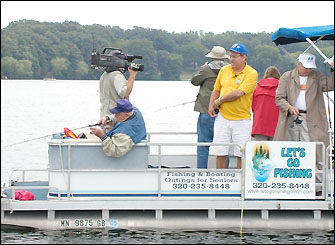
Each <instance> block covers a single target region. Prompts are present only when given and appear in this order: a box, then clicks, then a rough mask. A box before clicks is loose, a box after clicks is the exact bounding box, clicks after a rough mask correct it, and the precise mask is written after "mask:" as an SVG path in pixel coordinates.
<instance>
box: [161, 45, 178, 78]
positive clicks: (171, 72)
mask: <svg viewBox="0 0 335 245" xmlns="http://www.w3.org/2000/svg"><path fill="white" fill-rule="evenodd" d="M157 56H158V67H159V71H160V75H161V80H171V81H178V80H180V74H181V72H182V68H183V57H182V56H181V55H179V54H174V53H169V52H167V51H165V50H159V51H158V53H157Z"/></svg>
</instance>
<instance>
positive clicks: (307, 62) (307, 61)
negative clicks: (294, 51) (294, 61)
mask: <svg viewBox="0 0 335 245" xmlns="http://www.w3.org/2000/svg"><path fill="white" fill-rule="evenodd" d="M298 61H299V62H300V63H301V64H302V65H303V67H305V68H316V64H315V55H312V54H310V53H302V54H300V55H299V58H298Z"/></svg>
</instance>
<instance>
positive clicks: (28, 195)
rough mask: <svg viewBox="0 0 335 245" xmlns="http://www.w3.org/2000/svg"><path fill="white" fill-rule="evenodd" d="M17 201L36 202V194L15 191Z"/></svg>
mask: <svg viewBox="0 0 335 245" xmlns="http://www.w3.org/2000/svg"><path fill="white" fill-rule="evenodd" d="M12 198H13V197H12ZM15 199H19V200H21V201H26V200H34V194H33V193H31V192H30V191H25V190H17V191H15Z"/></svg>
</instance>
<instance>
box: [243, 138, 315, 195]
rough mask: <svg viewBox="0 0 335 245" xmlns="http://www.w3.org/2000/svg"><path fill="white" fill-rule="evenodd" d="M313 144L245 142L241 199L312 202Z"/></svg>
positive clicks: (313, 193)
mask: <svg viewBox="0 0 335 245" xmlns="http://www.w3.org/2000/svg"><path fill="white" fill-rule="evenodd" d="M315 148H316V145H315V143H314V142H293V141H289V142H288V141H262V142H261V141H249V142H248V143H247V145H246V161H245V199H315V164H316V158H315Z"/></svg>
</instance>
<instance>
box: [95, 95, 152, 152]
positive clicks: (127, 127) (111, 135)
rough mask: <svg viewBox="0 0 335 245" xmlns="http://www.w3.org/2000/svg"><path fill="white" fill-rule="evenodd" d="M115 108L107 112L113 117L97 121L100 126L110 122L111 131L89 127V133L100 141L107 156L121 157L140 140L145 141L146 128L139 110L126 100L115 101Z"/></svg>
mask: <svg viewBox="0 0 335 245" xmlns="http://www.w3.org/2000/svg"><path fill="white" fill-rule="evenodd" d="M116 104H117V105H116V107H114V108H111V109H110V110H109V111H110V112H111V113H112V114H114V115H107V116H106V117H103V118H101V119H100V120H99V123H100V124H101V125H102V126H106V123H107V121H110V122H109V124H111V125H110V126H111V129H110V130H108V131H107V132H106V133H104V131H103V130H102V129H101V128H98V127H90V129H91V133H93V134H94V135H96V136H97V137H99V138H100V139H101V141H102V149H103V151H104V152H105V154H106V155H107V156H112V157H121V156H123V155H125V154H126V153H127V152H128V151H129V150H130V149H131V148H132V147H133V146H134V144H137V143H138V142H140V141H141V140H145V139H146V128H145V123H144V120H143V116H142V114H141V112H140V111H139V109H137V108H136V107H133V105H132V104H131V103H130V102H129V101H128V100H126V99H120V100H118V101H116Z"/></svg>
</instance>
